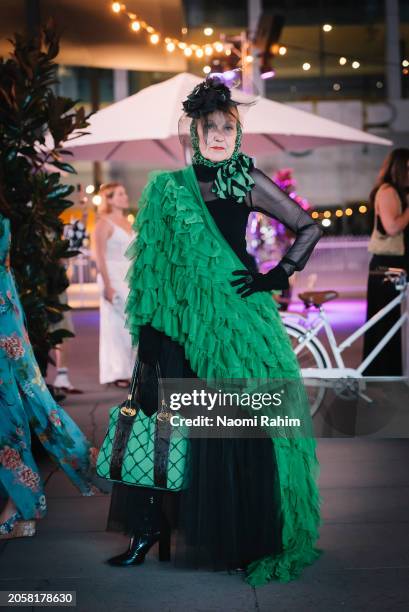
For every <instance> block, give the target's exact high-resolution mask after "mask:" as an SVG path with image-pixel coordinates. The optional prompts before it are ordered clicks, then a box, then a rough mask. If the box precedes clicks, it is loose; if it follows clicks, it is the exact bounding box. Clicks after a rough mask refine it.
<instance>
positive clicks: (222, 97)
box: [183, 76, 237, 119]
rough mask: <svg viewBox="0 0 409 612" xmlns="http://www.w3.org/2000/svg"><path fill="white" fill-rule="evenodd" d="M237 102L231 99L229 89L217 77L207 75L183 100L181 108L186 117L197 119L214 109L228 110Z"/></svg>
mask: <svg viewBox="0 0 409 612" xmlns="http://www.w3.org/2000/svg"><path fill="white" fill-rule="evenodd" d="M232 106H237V103H236V102H234V101H233V100H232V99H231V92H230V89H229V88H228V87H227V85H225V83H224V82H223V81H222V80H221V79H220V78H218V77H215V76H211V77H208V78H207V79H206V80H205V81H203V82H202V83H199V85H196V87H195V88H194V90H193V91H192V93H191V94H189V95H188V97H187V99H186V100H185V101H184V102H183V109H184V111H185V113H186V115H187V116H188V117H191V118H192V119H199V117H203V116H205V115H207V114H209V113H213V112H214V111H222V112H224V113H226V112H228V111H229V110H230V109H231V107H232Z"/></svg>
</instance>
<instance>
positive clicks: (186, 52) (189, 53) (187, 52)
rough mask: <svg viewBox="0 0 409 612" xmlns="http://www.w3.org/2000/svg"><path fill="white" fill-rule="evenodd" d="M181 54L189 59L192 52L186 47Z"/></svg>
mask: <svg viewBox="0 0 409 612" xmlns="http://www.w3.org/2000/svg"><path fill="white" fill-rule="evenodd" d="M183 53H184V54H185V55H186V57H190V56H191V55H192V54H193V51H192V49H191V48H190V47H186V49H184V50H183Z"/></svg>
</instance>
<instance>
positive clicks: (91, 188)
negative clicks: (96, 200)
mask: <svg viewBox="0 0 409 612" xmlns="http://www.w3.org/2000/svg"><path fill="white" fill-rule="evenodd" d="M94 191H95V186H94V185H87V186H86V187H85V193H88V194H91V193H94Z"/></svg>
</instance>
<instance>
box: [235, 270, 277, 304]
mask: <svg viewBox="0 0 409 612" xmlns="http://www.w3.org/2000/svg"><path fill="white" fill-rule="evenodd" d="M233 274H234V275H235V276H239V275H240V276H241V278H238V279H236V280H233V281H230V284H231V285H232V287H235V286H237V285H239V287H238V289H237V293H238V294H240V295H241V297H243V298H245V297H248V296H249V295H251V294H252V293H256V292H257V291H274V290H278V291H280V290H282V289H288V287H289V283H288V276H287V273H286V271H285V270H284V268H283V267H282V266H281V265H280V264H278V265H277V266H276V267H275V268H272V269H271V270H270V271H269V272H267V274H261V272H251V271H250V270H234V272H233Z"/></svg>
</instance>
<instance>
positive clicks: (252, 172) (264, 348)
mask: <svg viewBox="0 0 409 612" xmlns="http://www.w3.org/2000/svg"><path fill="white" fill-rule="evenodd" d="M183 105H184V111H185V114H184V119H185V120H188V121H189V122H190V129H189V132H188V133H189V134H190V140H191V145H192V148H193V153H194V155H193V163H192V165H190V166H187V167H186V168H184V169H182V170H178V171H174V172H156V173H153V174H152V175H151V176H150V180H149V182H148V184H147V186H146V187H145V189H144V192H143V194H142V198H141V202H140V206H139V213H138V216H137V219H136V222H135V229H136V231H137V233H138V236H137V238H136V240H135V241H134V242H133V244H132V245H131V246H130V248H129V251H128V255H129V257H130V258H131V259H132V262H133V263H132V265H131V268H130V271H129V274H128V281H129V288H130V294H129V298H128V302H127V315H128V319H127V321H128V327H129V329H130V331H131V334H132V336H133V340H134V343H135V344H136V343H138V342H139V346H138V356H139V359H140V360H141V361H142V362H146V363H150V364H155V363H156V362H158V363H159V365H160V369H161V373H162V377H163V378H197V379H201V380H203V381H208V382H210V381H213V382H214V381H217V382H218V383H220V384H222V383H223V381H224V380H226V379H245V380H248V381H250V380H254V379H269V380H271V381H275V382H276V383H277V381H278V384H279V388H280V389H281V390H284V389H285V392H286V403H285V410H286V411H287V414H289V415H290V416H291V417H293V416H298V417H300V418H301V422H302V427H301V429H300V430H299V431H298V432H296V433H294V432H293V431H290V428H287V427H283V428H282V429H281V430H279V431H277V430H275V433H274V434H271V433H270V432H268V433H265V434H264V437H262V438H258V439H251V438H236V439H233V438H218V439H191V441H190V442H191V456H190V462H189V469H190V485H189V487H188V488H187V489H186V490H184V491H182V492H180V493H170V492H162V491H158V490H154V489H143V488H139V487H127V486H124V485H115V486H114V491H113V495H112V501H111V508H110V515H109V521H108V529H111V530H119V531H123V532H124V533H127V534H129V535H130V536H131V540H130V545H129V548H128V550H127V551H126V552H125V553H123V554H122V555H119V556H117V557H113V558H112V559H110V560H109V563H111V564H112V565H120V566H125V565H138V564H140V563H142V562H143V560H144V558H145V555H146V553H147V551H148V550H149V549H150V547H151V546H152V545H153V544H154V543H155V542H156V541H158V540H159V541H160V544H161V545H162V550H164V547H165V542H164V537H165V534H167V535H168V534H169V530H170V528H172V527H173V528H174V529H175V547H174V555H173V558H174V560H175V562H176V563H178V564H181V565H183V566H186V565H187V566H193V567H209V568H212V569H228V570H231V569H235V568H243V569H245V571H246V580H247V582H249V583H250V584H252V585H261V584H265V583H267V582H269V581H270V580H279V581H283V582H286V581H289V580H292V579H294V578H296V577H297V576H299V574H300V573H301V571H302V569H303V568H304V567H305V566H306V565H308V564H310V563H312V562H313V561H314V560H315V559H316V558H317V557H318V556H319V554H320V551H319V550H318V549H317V548H316V546H315V544H316V540H317V538H318V527H319V524H320V497H319V492H318V487H317V479H318V471H319V466H318V461H317V457H316V451H315V447H316V444H315V440H314V438H313V435H312V427H311V419H310V415H309V406H308V399H307V395H306V392H305V389H304V386H303V383H302V380H301V377H300V370H299V366H298V362H297V359H296V357H295V355H294V352H293V350H292V348H291V343H290V340H289V338H288V336H287V333H286V331H285V329H284V326H283V324H282V322H281V318H280V314H279V312H278V310H277V305H276V302H275V301H274V299H273V298H272V295H271V292H272V291H274V290H281V289H283V288H286V287H288V276H290V275H291V274H292V273H293V272H294V271H295V270H301V269H302V268H303V267H304V266H305V264H306V262H307V260H308V258H309V256H310V255H311V252H312V250H313V248H314V246H315V244H316V242H317V241H318V240H319V238H320V236H321V235H322V231H321V229H320V227H319V226H318V225H317V224H316V223H315V222H314V221H313V220H312V219H311V217H310V216H309V215H308V214H307V213H306V212H305V211H303V210H302V209H301V208H300V207H299V206H298V205H297V204H296V203H295V202H294V201H293V200H291V199H290V198H289V197H288V196H287V195H286V194H285V193H284V192H282V191H281V190H280V189H279V188H278V187H277V186H276V185H275V184H274V183H273V182H272V181H271V180H270V179H269V178H268V177H267V176H266V175H264V174H263V173H262V172H261V171H260V170H257V169H256V168H255V167H254V164H253V162H252V160H251V158H249V157H248V156H246V155H244V154H243V153H241V152H240V146H241V136H242V128H241V122H240V115H239V112H238V106H239V103H238V102H236V101H234V100H233V99H232V95H231V91H230V89H229V88H228V87H227V86H226V85H225V84H224V82H223V81H222V80H220V79H217V78H208V79H207V80H206V81H204V82H203V83H201V84H200V85H199V86H197V87H196V88H195V89H194V90H193V92H192V93H191V94H190V96H188V99H187V100H186V101H185V102H184V104H183ZM252 210H258V211H260V212H263V213H265V214H267V215H270V216H272V217H274V218H277V219H278V220H279V221H280V222H282V223H284V224H285V225H286V226H287V227H289V228H290V229H291V230H292V231H293V232H294V233H295V235H296V238H295V241H294V243H293V245H292V246H291V247H290V249H289V250H288V251H287V253H286V255H285V257H284V258H283V259H282V260H281V262H280V263H279V264H278V265H277V266H275V267H274V268H273V269H272V270H270V272H269V273H267V274H265V275H263V274H260V273H258V271H257V268H256V265H255V262H254V260H253V258H252V257H251V256H250V255H249V254H248V253H247V251H246V243H245V231H246V225H247V220H248V215H249V213H250V212H251V211H252ZM272 384H273V383H272ZM153 398H154V394H153V395H152V402H151V406H156V404H155V401H154V399H153ZM143 408H144V410H145V411H146V403H145V404H144V405H143ZM165 557H166V555H162V558H165Z"/></svg>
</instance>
